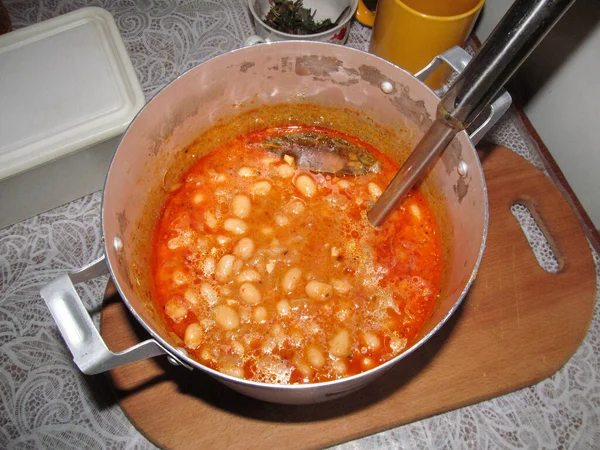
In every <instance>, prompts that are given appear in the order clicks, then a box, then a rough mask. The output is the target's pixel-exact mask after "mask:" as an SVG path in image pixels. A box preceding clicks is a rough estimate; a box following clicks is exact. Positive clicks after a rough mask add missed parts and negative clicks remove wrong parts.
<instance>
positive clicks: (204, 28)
mask: <svg viewBox="0 0 600 450" xmlns="http://www.w3.org/2000/svg"><path fill="white" fill-rule="evenodd" d="M4 3H5V5H6V7H7V9H8V11H9V13H10V16H11V19H12V24H13V28H15V29H17V28H21V27H24V26H27V25H30V24H33V23H36V22H39V21H42V20H45V19H49V18H51V17H55V16H57V15H60V14H64V13H66V12H69V11H72V10H75V9H78V8H81V7H84V6H99V7H102V8H105V9H107V10H108V11H110V12H111V13H112V14H113V16H114V18H115V20H116V23H117V25H118V28H119V30H120V32H121V35H122V37H123V40H124V42H125V46H126V48H127V50H128V52H129V55H130V57H131V60H132V62H133V65H134V67H135V69H136V73H137V76H138V78H139V80H140V82H141V84H142V87H143V90H144V93H145V95H146V98H147V99H150V98H151V97H152V96H153V95H154V94H156V93H157V92H158V91H159V90H160V89H161V88H162V87H163V86H165V85H166V84H167V83H168V82H169V81H171V80H172V79H174V78H175V77H177V76H178V75H179V74H181V73H183V72H184V71H186V70H188V69H190V68H191V67H193V66H195V65H196V64H198V63H201V62H203V61H206V60H208V59H209V58H211V57H214V56H216V55H219V54H221V53H223V52H226V51H229V50H232V49H235V48H238V47H240V46H241V45H242V42H243V41H244V39H245V38H247V37H248V36H249V35H251V34H252V33H253V24H252V21H251V18H250V15H249V13H248V10H247V6H246V2H245V1H244V0H218V1H216V0H212V1H209V0H188V1H183V0H177V1H175V0H173V1H158V0H140V1H134V0H121V1H116V0H98V1H79V0H60V1H58V0H53V1H37V0H27V1H22V0H21V1H16V0H8V1H7V0H5V1H4ZM369 38H370V29H368V28H365V27H363V26H361V25H360V24H358V23H354V24H353V25H352V28H351V33H350V37H349V41H348V44H347V45H349V46H352V47H355V48H359V49H363V50H366V49H367V47H368V41H369ZM0 76H1V74H0ZM0 104H1V99H0ZM2 107H3V108H5V107H8V105H3V106H2ZM488 139H489V140H491V141H493V142H494V143H497V144H500V145H504V146H506V147H508V148H510V149H512V150H513V151H515V152H517V153H518V154H520V155H521V156H523V157H525V158H526V159H527V160H529V161H530V162H532V163H533V164H534V165H535V166H537V167H538V168H540V169H542V170H546V166H545V164H544V160H543V158H541V157H540V152H539V149H540V144H539V142H538V141H537V140H536V139H535V138H534V137H533V136H532V134H531V133H530V130H529V128H528V124H527V123H526V120H525V119H523V117H522V116H521V115H520V114H519V113H518V111H517V110H516V109H515V108H511V109H510V110H509V113H508V114H507V115H506V116H505V117H504V118H503V119H502V120H501V122H500V123H499V124H498V125H497V126H496V127H495V128H494V129H493V131H492V132H491V134H490V135H489V136H488ZM0 195H1V193H0ZM100 202H101V195H100V193H98V192H96V193H93V194H91V195H87V196H85V197H83V198H79V199H77V200H75V201H72V202H70V203H68V204H66V205H64V206H61V207H58V208H56V209H54V210H51V211H48V212H45V213H43V214H40V215H38V216H35V217H32V218H30V219H27V220H25V221H22V222H20V223H17V224H15V225H12V226H10V227H7V228H5V229H2V230H0V342H1V348H0V364H1V365H0V396H1V399H2V408H1V409H0V447H1V448H14V449H17V448H19V449H21V448H54V449H62V448H76V449H97V448H154V446H153V445H152V444H151V443H150V442H149V441H148V440H146V438H145V437H144V436H142V435H141V434H140V433H139V432H138V431H137V430H136V429H135V428H134V427H133V425H132V424H131V423H130V422H129V421H128V419H127V418H126V417H125V415H124V414H123V412H122V411H121V409H120V408H119V406H118V404H117V403H116V401H115V398H114V396H113V394H112V392H111V386H110V383H109V382H108V381H107V379H106V378H105V377H104V376H94V377H88V376H84V375H82V374H81V373H80V372H79V371H78V369H77V368H76V367H75V365H74V363H73V362H72V360H71V357H70V354H69V353H68V351H67V349H66V346H65V344H64V342H63V341H62V339H61V337H60V335H59V333H58V331H57V328H56V326H55V325H54V322H53V321H52V319H51V317H50V313H49V312H48V310H47V308H46V306H45V304H44V302H43V301H42V299H41V298H40V295H39V292H40V289H41V287H42V286H44V285H45V284H46V283H48V282H50V281H51V280H53V279H55V278H56V277H58V276H59V275H60V274H62V273H64V272H66V271H71V270H76V269H78V268H80V267H81V266H83V265H85V264H87V263H89V262H91V261H92V260H94V259H96V258H97V257H99V256H100V255H101V251H102V243H101V230H100V206H101V205H100ZM513 213H514V214H515V216H516V217H517V218H518V219H519V221H520V222H521V224H522V226H523V228H524V229H525V231H526V234H527V235H528V238H529V240H530V242H531V245H532V247H533V248H534V249H535V250H536V254H537V256H538V259H539V260H540V263H541V264H542V265H543V266H545V267H546V268H548V269H549V270H553V269H556V267H557V262H556V260H555V259H554V257H553V254H552V252H551V250H550V248H549V246H548V244H547V242H546V241H545V239H544V238H543V235H542V233H541V232H540V230H539V228H538V227H537V226H536V224H535V221H534V220H533V219H532V218H531V216H530V215H529V214H528V212H527V210H526V209H524V208H523V207H519V206H514V207H513ZM593 257H594V262H595V264H596V279H597V281H598V280H600V271H599V269H598V268H599V267H600V259H599V257H598V255H597V254H596V253H595V252H593ZM106 282H107V279H106V278H103V279H96V280H94V281H93V282H91V283H89V284H86V285H82V286H80V287H79V289H80V292H81V294H82V296H83V298H84V299H85V301H86V306H87V307H88V308H89V309H90V310H91V311H92V312H94V313H95V314H94V316H95V318H96V320H97V319H98V311H99V308H100V304H101V299H102V293H103V291H104V289H105V285H106ZM599 358H600V309H598V306H596V309H595V312H594V317H593V321H592V324H591V328H590V329H589V331H588V333H587V336H586V338H585V340H584V342H583V343H582V345H581V346H580V347H579V349H578V350H577V351H576V353H575V354H574V355H573V357H572V358H571V359H570V361H569V362H568V363H567V364H566V365H565V366H564V367H563V368H562V369H560V370H559V371H558V372H557V373H555V374H554V375H553V376H552V377H550V378H548V379H546V380H543V381H542V382H540V383H538V384H536V385H534V386H531V387H527V388H525V389H521V390H519V391H517V392H513V393H510V394H507V395H504V396H502V397H499V398H495V399H492V400H488V401H484V402H482V403H479V404H475V405H472V406H468V407H464V408H461V409H459V410H455V411H450V412H447V413H444V414H441V415H438V416H434V417H431V418H428V419H425V420H421V421H419V422H415V423H411V424H408V425H404V426H401V427H398V428H396V429H392V430H388V431H385V432H381V433H378V434H375V435H372V436H366V437H364V438H362V439H359V440H356V441H352V442H347V443H341V444H340V445H339V446H338V447H336V448H339V449H372V448H407V449H408V448H600V359H599Z"/></svg>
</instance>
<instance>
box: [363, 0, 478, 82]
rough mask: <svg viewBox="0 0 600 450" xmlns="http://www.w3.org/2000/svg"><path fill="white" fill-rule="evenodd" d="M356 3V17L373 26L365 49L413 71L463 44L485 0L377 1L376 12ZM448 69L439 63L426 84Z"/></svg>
mask: <svg viewBox="0 0 600 450" xmlns="http://www.w3.org/2000/svg"><path fill="white" fill-rule="evenodd" d="M358 3H359V5H358V10H357V13H356V18H357V19H358V21H359V22H361V23H363V24H364V25H367V26H372V27H373V34H372V36H371V45H370V48H369V51H370V52H371V53H374V54H376V55H378V56H381V57H382V58H385V59H387V60H388V61H391V62H393V63H394V64H396V65H398V66H400V67H402V68H403V69H405V70H407V71H408V72H410V73H413V74H414V73H416V72H418V71H419V70H421V69H422V68H423V67H425V66H426V65H427V64H429V62H431V60H432V59H433V58H435V57H436V56H437V55H439V54H441V53H443V52H445V51H446V50H448V49H449V48H452V47H454V46H456V45H458V46H462V45H463V44H464V43H465V41H466V39H467V37H468V36H469V34H470V33H471V30H472V29H473V25H474V24H475V21H476V20H477V17H478V16H479V13H480V12H481V8H482V7H483V4H484V3H485V0H379V1H378V2H377V12H376V13H373V12H371V11H370V10H369V9H367V7H366V6H365V5H364V3H363V1H362V0H359V2H358ZM449 71H450V69H449V68H448V67H447V66H445V65H442V66H440V68H438V69H437V70H436V71H435V72H434V73H433V74H432V75H431V76H430V77H429V78H428V79H427V82H426V83H427V84H428V85H429V86H430V87H432V88H433V89H437V88H439V87H440V86H441V85H442V84H443V82H444V81H445V80H446V79H447V78H448V76H449V75H450V72H449Z"/></svg>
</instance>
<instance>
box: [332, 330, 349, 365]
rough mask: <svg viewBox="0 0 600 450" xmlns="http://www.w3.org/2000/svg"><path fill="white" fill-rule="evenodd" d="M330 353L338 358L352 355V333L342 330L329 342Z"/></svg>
mask: <svg viewBox="0 0 600 450" xmlns="http://www.w3.org/2000/svg"><path fill="white" fill-rule="evenodd" d="M329 353H331V354H332V355H333V356H337V357H338V358H342V357H344V356H348V355H349V354H350V332H349V331H348V330H346V329H342V330H340V331H338V332H337V334H336V335H335V336H334V337H333V338H331V340H330V341H329Z"/></svg>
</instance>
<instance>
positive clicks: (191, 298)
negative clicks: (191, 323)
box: [183, 289, 200, 305]
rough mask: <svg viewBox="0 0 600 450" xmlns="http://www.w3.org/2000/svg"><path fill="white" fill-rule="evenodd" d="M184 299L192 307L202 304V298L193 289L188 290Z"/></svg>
mask: <svg viewBox="0 0 600 450" xmlns="http://www.w3.org/2000/svg"><path fill="white" fill-rule="evenodd" d="M183 298H185V301H186V302H188V303H189V304H190V305H197V304H198V303H200V297H199V296H198V294H197V293H196V291H194V290H193V289H188V290H186V291H185V294H183Z"/></svg>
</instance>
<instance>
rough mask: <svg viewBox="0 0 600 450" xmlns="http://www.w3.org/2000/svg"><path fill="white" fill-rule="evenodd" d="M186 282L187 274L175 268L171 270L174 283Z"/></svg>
mask: <svg viewBox="0 0 600 450" xmlns="http://www.w3.org/2000/svg"><path fill="white" fill-rule="evenodd" d="M187 282H188V279H187V276H186V274H185V273H183V272H182V271H180V270H176V271H175V272H173V283H175V284H176V285H181V284H185V283H187Z"/></svg>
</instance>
